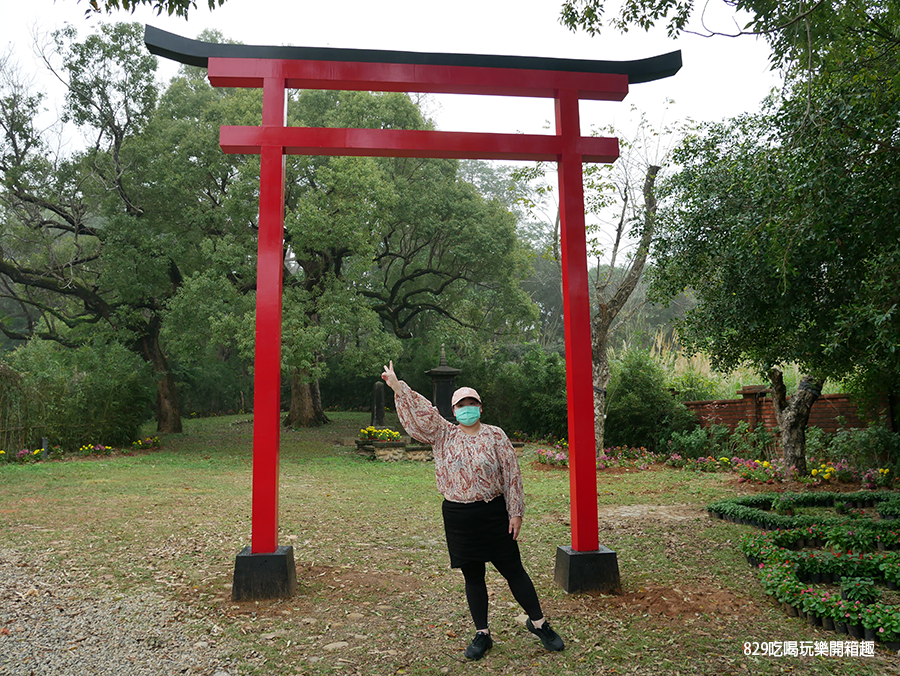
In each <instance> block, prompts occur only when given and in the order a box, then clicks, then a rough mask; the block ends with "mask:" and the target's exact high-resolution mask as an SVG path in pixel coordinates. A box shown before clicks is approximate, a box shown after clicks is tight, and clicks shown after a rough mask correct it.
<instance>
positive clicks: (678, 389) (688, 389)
mask: <svg viewBox="0 0 900 676" xmlns="http://www.w3.org/2000/svg"><path fill="white" fill-rule="evenodd" d="M669 388H671V389H672V390H674V393H675V395H676V396H677V397H678V399H679V401H710V400H712V399H716V398H717V397H716V393H717V391H718V382H717V381H716V380H714V379H713V378H712V377H711V376H709V375H707V374H705V373H701V372H700V371H697V370H694V369H688V370H686V371H683V372H681V373H679V374H676V375H675V376H672V377H670V378H669Z"/></svg>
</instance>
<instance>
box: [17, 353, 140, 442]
mask: <svg viewBox="0 0 900 676" xmlns="http://www.w3.org/2000/svg"><path fill="white" fill-rule="evenodd" d="M9 362H10V365H11V366H12V367H13V368H14V369H15V370H16V371H17V372H18V373H19V374H20V375H21V376H22V381H23V384H24V386H25V387H26V389H27V391H28V393H29V394H28V396H29V397H31V398H33V400H34V401H32V402H31V403H30V406H32V409H33V410H34V409H36V410H37V411H38V413H37V415H38V417H39V421H38V422H37V424H36V425H35V426H34V429H35V432H34V433H35V436H36V438H35V439H31V440H29V444H31V445H34V446H35V447H37V446H38V445H39V442H40V437H46V438H47V439H48V440H49V441H50V444H51V445H58V446H61V447H63V448H64V449H67V450H75V449H77V448H78V447H80V446H81V445H82V444H87V443H93V444H97V443H99V444H105V445H107V446H127V445H130V444H131V442H132V441H134V440H135V439H137V438H138V436H139V434H138V431H139V428H140V426H141V424H142V423H143V422H144V421H145V420H147V418H148V417H150V415H151V413H152V409H151V406H152V404H153V395H154V394H155V389H154V386H153V377H152V373H151V372H150V368H149V366H148V365H147V364H145V363H144V362H142V361H141V360H140V359H139V358H138V357H137V355H135V354H134V353H133V352H130V351H129V350H127V349H125V348H124V347H122V346H121V345H118V344H116V343H111V344H107V345H98V346H84V347H79V348H76V349H71V348H63V347H61V346H60V345H58V344H57V343H53V342H50V341H41V340H31V341H29V342H28V343H27V344H26V345H25V346H24V347H22V348H20V349H18V350H16V351H15V352H13V353H12V354H11V355H9Z"/></svg>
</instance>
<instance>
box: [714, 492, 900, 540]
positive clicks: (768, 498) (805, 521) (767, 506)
mask: <svg viewBox="0 0 900 676" xmlns="http://www.w3.org/2000/svg"><path fill="white" fill-rule="evenodd" d="M802 507H832V508H834V509H835V512H836V513H835V515H834V516H829V515H812V514H794V513H793V512H795V511H796V510H797V509H799V508H802ZM871 507H874V508H876V509H877V511H878V515H879V516H880V517H881V518H882V519H884V521H873V520H864V521H865V522H866V523H868V525H870V526H871V527H873V528H877V529H889V528H894V527H896V524H891V523H890V521H892V520H893V519H895V518H897V517H898V516H900V495H898V494H897V493H894V492H891V491H854V492H851V493H835V492H816V493H760V494H758V495H751V496H745V497H740V498H729V499H725V500H719V501H717V502H713V503H711V504H709V505H707V511H708V512H709V513H710V514H711V515H712V516H714V517H716V518H719V519H726V520H728V521H733V522H735V523H741V524H744V525H748V526H755V527H756V528H761V529H763V530H790V529H793V528H803V527H809V526H814V525H819V526H840V525H843V524H846V523H847V521H848V517H847V516H846V515H844V514H841V513H838V512H839V511H843V509H846V510H850V509H864V508H871Z"/></svg>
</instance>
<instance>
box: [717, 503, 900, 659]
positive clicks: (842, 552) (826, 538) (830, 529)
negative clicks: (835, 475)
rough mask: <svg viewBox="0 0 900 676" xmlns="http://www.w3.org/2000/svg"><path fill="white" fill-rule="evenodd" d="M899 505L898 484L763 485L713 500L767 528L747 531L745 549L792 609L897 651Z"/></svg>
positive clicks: (767, 586) (732, 516) (723, 515)
mask: <svg viewBox="0 0 900 676" xmlns="http://www.w3.org/2000/svg"><path fill="white" fill-rule="evenodd" d="M898 508H900V495H898V494H897V493H894V492H892V491H856V492H851V493H836V492H819V493H809V492H808V493H763V494H759V495H753V496H746V497H741V498H734V499H725V500H719V501H717V502H714V503H711V504H710V505H709V506H708V507H707V509H708V511H709V513H710V514H711V515H713V516H714V517H716V518H720V519H726V520H729V521H732V522H735V523H740V524H745V525H751V526H754V527H756V528H760V529H763V530H764V531H765V532H762V533H753V534H747V535H745V536H743V538H742V539H741V551H742V552H743V554H744V555H745V556H746V558H747V560H748V562H749V563H750V564H751V565H752V566H754V567H755V568H756V569H757V571H758V575H759V579H760V582H761V584H762V586H763V589H764V591H765V592H766V593H767V594H769V596H770V597H772V598H773V599H774V600H775V601H776V602H777V603H779V604H781V606H782V607H783V608H784V609H785V611H786V612H787V613H788V614H789V615H791V616H794V617H796V616H801V617H803V618H804V619H806V620H807V621H808V622H809V624H810V626H815V627H819V626H820V627H822V629H823V630H828V631H834V632H836V633H838V634H846V635H849V636H851V637H853V638H857V639H863V638H864V639H865V640H869V641H879V642H881V643H883V644H884V645H885V646H886V647H887V648H888V649H889V650H892V651H897V650H900V593H898V592H897V591H896V590H897V588H898V585H900V522H898V521H896V520H895V516H896V514H897V511H898ZM838 510H840V513H839V511H838ZM828 511H831V513H830V514H828V513H827V512H828Z"/></svg>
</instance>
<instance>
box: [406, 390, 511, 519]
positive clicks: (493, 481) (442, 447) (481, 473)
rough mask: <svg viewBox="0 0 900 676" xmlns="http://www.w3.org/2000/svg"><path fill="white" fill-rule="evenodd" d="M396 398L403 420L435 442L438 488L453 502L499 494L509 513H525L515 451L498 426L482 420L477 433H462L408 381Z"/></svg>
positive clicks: (415, 435)
mask: <svg viewBox="0 0 900 676" xmlns="http://www.w3.org/2000/svg"><path fill="white" fill-rule="evenodd" d="M400 386H401V391H400V393H398V394H397V395H396V396H395V397H394V402H395V403H396V405H397V414H398V415H399V417H400V424H401V425H403V429H405V430H406V431H407V432H409V434H410V435H411V436H412V437H413V438H414V439H416V440H417V441H420V442H422V443H426V444H431V448H432V451H433V453H434V473H435V479H436V481H437V489H438V491H439V492H440V493H441V495H443V496H444V497H445V498H446V499H447V500H450V501H451V502H463V503H470V502H478V501H479V500H483V501H485V502H488V501H490V500H493V499H494V498H496V497H497V496H499V495H500V494H501V493H502V494H503V496H504V497H505V499H506V510H507V512H508V514H509V517H510V518H513V517H516V516H518V517H521V516H523V515H524V513H525V500H524V494H523V490H522V474H521V472H520V470H519V461H518V459H517V458H516V451H515V449H514V448H513V445H512V443H511V442H510V440H509V438H508V437H507V436H506V433H505V432H504V431H503V430H502V429H500V428H499V427H495V426H493V425H485V424H484V423H482V425H481V429H479V431H478V433H477V434H474V435H470V434H466V433H465V432H463V431H462V430H461V429H459V427H458V426H457V425H454V424H453V423H451V422H449V421H447V420H445V419H444V417H443V416H442V415H441V414H440V413H439V412H438V410H437V409H436V408H435V407H434V406H432V405H431V402H430V401H428V399H426V398H425V397H423V396H422V395H421V394H419V393H418V392H416V391H414V390H413V389H412V388H410V386H409V385H407V384H406V383H405V382H403V381H400Z"/></svg>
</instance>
